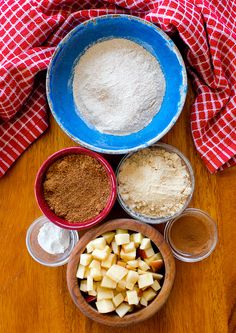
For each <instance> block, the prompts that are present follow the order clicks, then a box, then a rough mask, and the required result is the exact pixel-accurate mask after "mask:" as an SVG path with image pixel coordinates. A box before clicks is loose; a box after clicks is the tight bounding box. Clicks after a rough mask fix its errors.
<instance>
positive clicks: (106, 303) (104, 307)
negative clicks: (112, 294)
mask: <svg viewBox="0 0 236 333" xmlns="http://www.w3.org/2000/svg"><path fill="white" fill-rule="evenodd" d="M95 304H96V307H97V309H98V312H99V313H108V312H112V311H114V310H115V307H114V304H113V303H112V301H111V300H110V299H102V300H101V301H98V302H96V303H95Z"/></svg>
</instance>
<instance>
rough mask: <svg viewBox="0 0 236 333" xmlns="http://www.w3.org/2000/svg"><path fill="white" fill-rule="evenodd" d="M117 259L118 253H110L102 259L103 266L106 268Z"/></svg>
mask: <svg viewBox="0 0 236 333" xmlns="http://www.w3.org/2000/svg"><path fill="white" fill-rule="evenodd" d="M115 261H116V254H113V253H111V254H109V256H108V257H107V258H106V259H105V260H103V261H102V263H101V266H102V267H105V268H110V267H111V266H112V265H113V264H115Z"/></svg>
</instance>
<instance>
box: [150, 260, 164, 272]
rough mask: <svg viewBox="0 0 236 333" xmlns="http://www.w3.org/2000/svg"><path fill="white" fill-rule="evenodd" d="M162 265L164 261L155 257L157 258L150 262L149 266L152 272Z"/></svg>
mask: <svg viewBox="0 0 236 333" xmlns="http://www.w3.org/2000/svg"><path fill="white" fill-rule="evenodd" d="M163 265H164V262H163V260H162V259H157V260H154V261H151V262H150V266H151V268H152V270H153V272H157V271H159V269H161V268H162V267H163Z"/></svg>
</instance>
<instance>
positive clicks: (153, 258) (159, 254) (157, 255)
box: [144, 252, 162, 265]
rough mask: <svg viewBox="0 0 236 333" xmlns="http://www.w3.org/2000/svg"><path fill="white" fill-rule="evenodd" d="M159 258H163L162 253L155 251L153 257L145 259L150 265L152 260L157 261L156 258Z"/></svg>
mask: <svg viewBox="0 0 236 333" xmlns="http://www.w3.org/2000/svg"><path fill="white" fill-rule="evenodd" d="M158 259H162V255H161V253H160V252H158V253H155V254H154V255H153V256H152V257H150V258H145V259H144V260H145V262H146V263H147V264H148V265H150V263H151V262H152V261H155V260H158Z"/></svg>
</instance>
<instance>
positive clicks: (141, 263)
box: [138, 259, 150, 271]
mask: <svg viewBox="0 0 236 333" xmlns="http://www.w3.org/2000/svg"><path fill="white" fill-rule="evenodd" d="M138 266H139V268H140V269H141V270H142V271H147V270H149V269H150V267H149V266H148V264H147V263H146V262H145V261H143V260H141V259H140V260H139V261H138Z"/></svg>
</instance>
